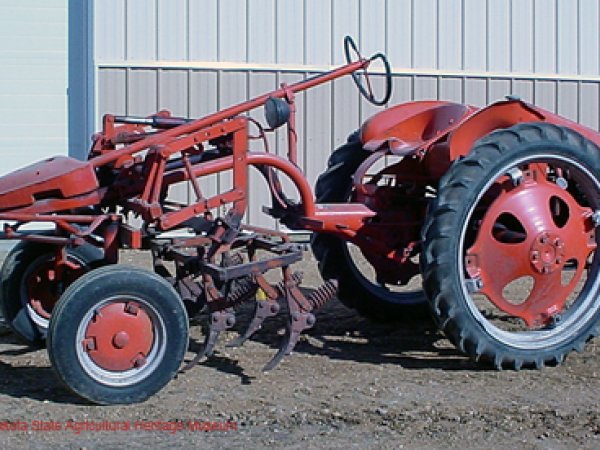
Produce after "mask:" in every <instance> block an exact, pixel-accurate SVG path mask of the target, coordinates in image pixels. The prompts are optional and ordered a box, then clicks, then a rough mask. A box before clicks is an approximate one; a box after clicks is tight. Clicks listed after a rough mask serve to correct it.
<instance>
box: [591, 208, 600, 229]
mask: <svg viewBox="0 0 600 450" xmlns="http://www.w3.org/2000/svg"><path fill="white" fill-rule="evenodd" d="M592 221H593V222H594V225H595V226H599V225H600V210H596V211H594V214H592Z"/></svg>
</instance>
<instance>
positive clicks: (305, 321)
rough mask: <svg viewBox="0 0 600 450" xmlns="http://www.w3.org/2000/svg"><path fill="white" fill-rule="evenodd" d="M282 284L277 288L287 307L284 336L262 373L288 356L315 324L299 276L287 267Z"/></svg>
mask: <svg viewBox="0 0 600 450" xmlns="http://www.w3.org/2000/svg"><path fill="white" fill-rule="evenodd" d="M283 273H284V275H283V283H282V284H280V285H279V286H278V288H279V290H280V291H282V292H283V293H284V294H285V298H286V300H287V305H288V317H289V320H288V324H287V326H286V332H285V336H284V338H283V341H282V343H281V346H280V347H279V350H278V351H277V353H276V354H275V356H274V357H273V358H272V359H271V360H270V361H269V362H268V363H267V364H266V365H265V367H264V368H263V371H264V372H268V371H269V370H272V369H273V368H275V366H277V364H279V363H280V362H281V360H282V359H283V357H284V356H286V355H289V354H290V353H292V350H294V347H295V346H296V344H297V343H298V339H300V334H301V333H302V332H303V331H304V330H306V329H308V328H311V327H312V326H313V325H314V324H315V320H316V319H315V316H314V315H313V314H312V313H311V312H310V311H311V310H312V309H313V307H312V304H311V302H310V300H308V299H307V298H305V297H304V295H303V294H302V292H301V291H300V289H299V288H298V285H299V284H300V281H301V279H302V277H301V275H300V274H292V273H291V272H290V270H289V267H286V268H284V271H283Z"/></svg>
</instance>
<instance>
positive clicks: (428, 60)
mask: <svg viewBox="0 0 600 450" xmlns="http://www.w3.org/2000/svg"><path fill="white" fill-rule="evenodd" d="M436 3H437V2H436V0H419V1H415V2H414V3H413V11H412V14H413V15H412V17H413V28H412V66H413V67H414V68H421V69H422V68H437V65H438V62H437V30H438V28H437V27H438V24H437V14H436V11H437V4H436Z"/></svg>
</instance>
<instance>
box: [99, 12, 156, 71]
mask: <svg viewBox="0 0 600 450" xmlns="http://www.w3.org/2000/svg"><path fill="white" fill-rule="evenodd" d="M126 5H127V10H126V14H127V17H126V26H125V29H126V39H127V41H126V50H125V53H126V56H127V59H133V60H142V61H151V60H155V59H156V56H157V55H156V50H157V49H156V43H157V33H158V30H157V20H156V14H157V11H156V0H127V3H126ZM105 38H106V39H111V37H110V34H109V35H108V36H105Z"/></svg>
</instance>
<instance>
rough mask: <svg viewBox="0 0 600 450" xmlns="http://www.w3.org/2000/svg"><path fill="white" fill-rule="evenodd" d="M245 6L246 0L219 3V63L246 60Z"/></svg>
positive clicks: (228, 0)
mask: <svg viewBox="0 0 600 450" xmlns="http://www.w3.org/2000/svg"><path fill="white" fill-rule="evenodd" d="M246 5H247V3H246V0H225V1H223V0H222V1H220V2H219V19H218V20H219V36H218V38H217V39H218V48H219V60H220V61H246V59H247V58H248V53H247V43H246V38H247V34H246V33H247V29H246V25H247V8H246ZM205 20H206V19H205ZM252 44H254V43H252Z"/></svg>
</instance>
